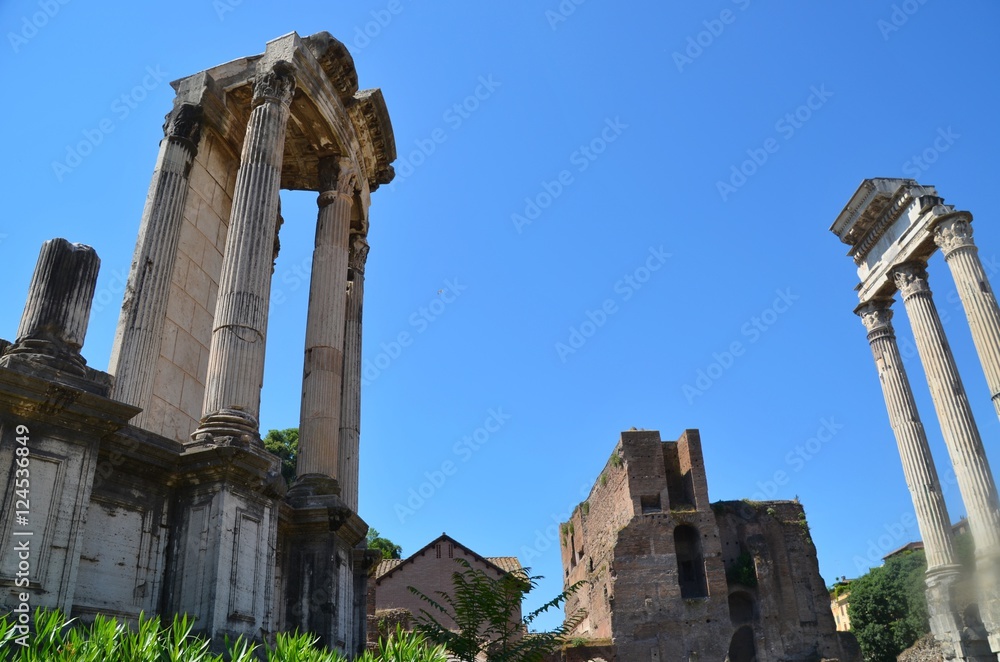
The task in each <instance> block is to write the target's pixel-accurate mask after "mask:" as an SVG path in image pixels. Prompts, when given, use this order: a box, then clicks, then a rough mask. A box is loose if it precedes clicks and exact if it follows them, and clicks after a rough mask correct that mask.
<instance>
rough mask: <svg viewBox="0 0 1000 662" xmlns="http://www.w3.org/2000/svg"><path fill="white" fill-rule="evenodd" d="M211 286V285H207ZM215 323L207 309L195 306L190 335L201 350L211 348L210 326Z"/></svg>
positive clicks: (199, 374)
mask: <svg viewBox="0 0 1000 662" xmlns="http://www.w3.org/2000/svg"><path fill="white" fill-rule="evenodd" d="M208 285H209V286H211V283H209V284H208ZM214 322H215V318H214V317H213V316H212V313H210V312H208V309H206V308H202V307H201V306H196V307H195V309H194V320H192V322H191V335H192V336H194V339H195V341H196V342H197V343H199V344H200V345H201V346H202V348H203V349H205V348H207V347H209V346H211V344H212V325H213V323H214ZM201 375H202V373H201V372H200V371H199V372H198V376H199V377H200V376H201Z"/></svg>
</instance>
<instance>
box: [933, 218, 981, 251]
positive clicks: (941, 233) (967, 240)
mask: <svg viewBox="0 0 1000 662" xmlns="http://www.w3.org/2000/svg"><path fill="white" fill-rule="evenodd" d="M934 243H935V244H937V245H938V248H940V249H941V250H942V251H943V252H944V257H945V259H948V256H949V255H951V254H952V253H953V252H955V251H956V250H958V249H960V248H975V246H976V244H975V242H974V241H972V223H970V221H969V219H968V218H967V217H964V216H956V217H953V218H949V219H948V220H946V221H942V222H941V223H938V225H937V226H936V227H935V228H934Z"/></svg>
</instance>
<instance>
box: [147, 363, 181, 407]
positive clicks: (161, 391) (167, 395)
mask: <svg viewBox="0 0 1000 662" xmlns="http://www.w3.org/2000/svg"><path fill="white" fill-rule="evenodd" d="M183 383H184V373H183V372H182V370H181V369H180V368H179V367H178V366H177V365H175V364H173V363H171V362H170V361H167V360H166V359H164V358H161V359H160V360H159V361H158V362H157V364H156V376H155V377H154V378H153V393H154V394H155V395H157V396H159V397H161V398H163V399H164V400H165V401H167V402H169V403H176V402H180V400H181V386H182V385H183Z"/></svg>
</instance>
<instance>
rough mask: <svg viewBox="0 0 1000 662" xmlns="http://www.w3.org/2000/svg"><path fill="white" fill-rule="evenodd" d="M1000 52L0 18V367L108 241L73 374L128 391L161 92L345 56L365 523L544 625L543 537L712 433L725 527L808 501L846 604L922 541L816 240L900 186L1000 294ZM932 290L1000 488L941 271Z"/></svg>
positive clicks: (547, 566)
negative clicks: (511, 585) (479, 577)
mask: <svg viewBox="0 0 1000 662" xmlns="http://www.w3.org/2000/svg"><path fill="white" fill-rule="evenodd" d="M577 3H579V4H577ZM998 21H1000V7H998V6H997V5H996V4H995V3H990V2H985V1H979V2H972V1H970V2H963V3H950V4H949V3H945V2H942V1H941V0H924V1H923V2H921V1H920V0H907V1H906V2H889V1H881V2H859V1H857V0H851V1H848V2H820V3H798V4H795V5H794V6H787V3H785V5H783V6H781V7H780V8H779V7H774V6H768V5H766V4H765V3H763V2H760V1H759V0H735V1H730V0H724V1H723V0H715V1H713V2H709V3H698V4H697V5H695V4H694V3H673V2H671V3H652V2H648V3H638V2H628V3H624V4H623V3H610V2H605V1H602V0H586V1H582V2H581V1H580V0H575V1H574V0H563V1H562V3H560V2H559V1H558V0H528V1H523V2H518V3H463V4H459V3H424V2H414V1H413V0H366V1H364V2H354V3H349V4H348V3H337V4H335V3H320V2H308V1H304V0H289V1H287V2H283V3H280V5H279V3H264V2H262V1H261V0H242V2H240V1H239V0H216V1H215V2H213V1H212V0H198V1H195V0H178V1H177V2H174V3H171V4H169V5H166V4H159V3H139V2H132V3H121V2H106V3H101V4H100V5H99V6H95V4H94V3H85V2H81V1H79V0H77V1H63V2H60V1H59V0H42V1H41V2H38V1H37V0H36V1H34V2H21V1H10V0H8V1H7V2H4V3H2V4H0V26H2V28H3V33H4V35H5V36H4V44H3V45H0V66H2V67H3V71H4V73H5V79H6V80H5V83H6V85H7V87H6V89H7V99H8V101H7V102H6V103H4V104H3V105H2V109H0V119H2V125H3V126H4V127H5V129H6V130H5V131H4V134H5V140H6V143H7V147H6V149H5V152H6V154H7V158H6V159H5V160H4V165H3V166H2V168H3V173H2V174H3V181H4V183H5V186H6V187H7V192H6V195H5V200H6V203H5V210H4V211H5V213H4V218H3V220H2V221H0V250H2V252H3V255H4V274H5V278H6V286H5V287H4V288H3V289H2V290H0V311H2V312H0V336H2V337H5V338H8V339H13V337H14V335H15V333H16V329H17V322H18V319H19V315H20V311H21V310H22V307H23V304H24V297H25V294H26V291H27V286H28V281H29V278H30V274H31V270H32V268H33V266H34V262H35V259H36V256H37V252H38V248H39V246H40V245H41V243H42V242H43V241H44V240H45V239H48V238H51V237H55V236H60V237H66V238H68V239H70V240H72V241H77V242H82V243H87V244H90V245H92V246H94V247H95V248H96V249H97V251H98V253H99V255H100V256H101V259H102V271H101V277H100V281H99V283H98V288H97V296H96V302H95V309H94V312H93V315H92V318H91V324H90V330H89V333H88V339H87V343H86V346H85V348H84V355H85V356H86V358H87V359H88V361H89V363H90V364H91V365H93V366H95V367H98V368H102V369H103V368H106V366H107V362H108V356H109V354H110V349H111V344H112V340H113V336H114V327H115V323H116V319H117V312H118V307H119V305H120V302H121V292H122V289H123V286H124V282H125V278H126V276H127V271H128V265H129V262H130V259H131V253H132V249H133V246H134V241H135V235H136V231H137V229H138V222H139V218H140V214H141V211H142V207H143V203H144V199H145V195H146V190H147V187H148V185H149V179H150V175H151V173H152V168H153V164H154V161H155V157H156V152H157V144H158V141H159V139H160V137H161V136H162V133H161V124H162V120H163V116H164V114H166V112H167V111H168V110H169V109H170V107H171V101H172V98H173V95H172V90H171V89H170V87H169V84H168V83H169V81H170V80H173V79H177V78H180V77H183V76H186V75H188V74H192V73H195V72H197V71H200V70H202V69H206V68H209V67H211V66H214V65H216V64H220V63H222V62H226V61H228V60H231V59H235V58H238V57H241V56H245V55H251V54H256V53H260V52H262V51H263V48H264V43H265V42H266V41H268V40H269V39H272V38H274V37H277V36H279V35H282V34H284V33H287V32H289V31H292V30H295V31H297V32H298V33H299V34H301V35H308V34H312V33H314V32H318V31H321V30H326V31H329V32H330V33H331V34H333V35H334V36H335V37H337V38H339V39H340V40H341V41H344V42H345V44H347V45H348V47H349V48H350V49H351V51H352V53H353V55H354V58H355V63H356V65H357V69H358V75H359V79H360V83H361V87H363V88H364V87H380V88H381V89H382V91H383V93H384V95H385V99H386V103H387V105H388V108H389V112H390V116H391V118H392V123H393V126H394V129H395V137H396V144H397V148H398V152H399V160H398V161H397V162H396V169H397V173H399V174H398V175H397V180H396V182H395V183H394V184H393V185H391V186H387V187H383V188H381V189H380V190H379V191H377V192H376V193H375V195H374V196H373V203H372V207H371V232H370V243H371V246H372V249H371V254H370V257H369V260H368V268H367V271H366V275H367V280H366V292H365V294H366V300H365V318H364V324H365V331H364V333H365V336H364V359H365V366H366V368H368V379H367V383H366V385H365V386H364V388H363V394H362V398H363V422H362V456H361V495H360V501H361V505H360V511H361V515H362V517H364V518H365V519H366V520H367V521H368V522H369V523H370V524H371V525H372V526H374V527H376V528H377V529H379V531H381V532H382V533H383V534H384V535H386V536H388V537H390V538H392V539H393V540H395V541H397V542H398V543H400V544H402V545H403V548H404V552H413V551H415V550H417V549H418V548H420V547H421V546H423V545H424V544H425V543H427V542H428V541H430V540H431V539H432V538H433V537H435V536H436V535H438V534H439V533H441V532H442V531H446V532H447V533H449V534H450V535H452V536H453V537H455V538H456V539H458V540H460V541H462V542H463V543H465V544H467V545H468V546H470V547H472V548H473V549H475V550H476V551H478V552H480V553H482V554H484V555H487V556H500V555H517V556H519V557H520V558H521V560H522V562H523V563H524V564H525V565H529V566H531V567H532V569H533V570H534V571H535V572H536V573H538V574H542V575H545V577H546V580H545V581H544V582H543V584H542V586H541V588H540V589H539V591H538V596H537V598H536V601H537V600H541V599H543V598H547V597H550V596H551V595H553V594H554V593H556V592H558V590H560V586H561V581H560V576H561V570H560V566H559V553H558V549H557V547H556V544H557V543H556V542H555V537H554V536H552V535H549V534H551V533H552V532H553V531H554V528H551V527H552V525H553V523H554V522H556V521H561V520H563V519H565V518H566V516H567V515H568V514H569V512H570V510H571V508H572V507H573V506H574V505H575V504H577V503H578V502H579V501H581V500H582V499H583V498H585V496H586V491H587V489H589V485H590V484H591V483H592V482H593V481H594V480H595V479H596V477H597V475H598V473H599V471H600V470H601V468H602V467H603V465H604V463H605V461H606V459H607V457H608V455H609V454H610V452H611V450H612V448H613V447H614V445H615V443H616V441H617V439H618V435H619V432H620V431H621V430H627V429H629V428H630V427H632V426H635V427H638V428H646V429H658V430H660V431H661V432H662V434H663V437H664V439H676V438H677V437H678V436H679V435H680V434H681V432H682V431H683V430H684V429H685V428H699V429H700V430H701V434H702V441H703V444H704V451H705V460H706V465H707V468H708V481H709V491H710V494H711V497H712V498H713V500H718V499H739V498H743V497H754V498H762V497H765V496H773V497H774V498H782V499H791V498H794V497H795V496H798V497H799V498H800V499H801V501H802V503H803V504H804V506H805V508H806V512H807V514H808V517H809V522H810V524H811V527H812V532H813V539H814V541H815V542H816V545H817V548H818V551H819V560H820V569H821V572H822V574H823V576H824V578H825V579H826V580H827V582H828V583H832V582H833V580H834V578H835V577H837V576H840V575H847V576H855V575H857V574H858V573H859V570H863V569H864V568H865V567H867V565H869V564H871V563H877V562H878V560H879V558H880V557H881V555H882V554H884V553H885V552H887V551H890V550H891V549H893V548H895V547H898V546H900V545H903V544H904V543H906V542H907V541H908V540H910V539H912V538H915V537H917V535H918V533H917V530H916V526H915V523H914V522H915V520H914V519H913V514H912V513H913V509H912V506H911V503H910V500H909V495H908V493H907V490H906V486H905V483H904V481H903V474H902V469H901V467H900V462H899V458H898V454H897V451H896V447H895V442H894V439H893V436H892V433H891V430H890V428H889V425H888V420H887V417H886V413H885V408H884V404H883V400H882V395H881V391H880V388H879V383H878V379H877V376H876V373H875V369H874V366H873V365H872V360H871V356H870V353H869V350H868V345H867V342H866V340H865V333H864V329H863V327H862V325H861V323H860V321H859V320H858V319H857V318H856V317H855V316H854V315H853V314H852V310H853V308H854V306H855V304H856V297H855V294H854V292H853V291H852V288H853V286H854V285H855V283H856V275H855V272H854V269H853V265H852V263H851V261H850V260H849V259H848V258H847V257H845V255H844V254H845V252H846V247H845V246H843V245H842V244H840V243H839V241H838V240H837V238H836V237H835V236H834V235H832V234H831V233H829V232H828V230H827V228H828V227H829V226H830V224H831V223H832V221H833V219H834V218H835V216H836V215H837V213H838V212H839V211H840V210H841V209H842V208H843V206H844V204H845V203H846V202H847V200H848V199H849V198H850V196H851V194H852V193H853V192H854V190H855V189H856V188H857V186H858V185H859V183H860V182H861V180H862V179H864V178H866V177H879V176H883V177H898V176H907V177H914V178H916V179H918V180H919V181H920V182H921V183H925V184H933V185H936V186H937V187H938V191H939V192H940V193H941V195H943V196H944V197H945V198H946V201H947V202H948V203H950V204H954V205H956V207H958V208H961V209H967V210H970V211H971V212H972V213H973V214H974V216H975V218H976V219H977V220H976V221H975V223H974V228H975V231H976V239H977V242H978V244H979V246H980V247H981V255H982V257H983V260H984V262H985V263H986V265H987V270H988V271H990V272H991V273H992V274H993V277H994V283H996V282H997V280H998V279H1000V229H998V224H997V220H996V219H997V218H1000V202H998V199H997V197H996V196H995V195H993V194H991V193H990V191H991V190H993V189H994V188H995V182H996V180H997V176H998V174H1000V173H998V170H1000V168H998V165H997V160H996V154H998V153H1000V125H998V123H997V122H996V107H997V101H998V85H1000V83H998V79H997V76H996V66H997V64H998V56H1000V42H998V41H997V40H996V35H995V26H996V25H997V23H998ZM81 143H85V145H84V147H83V149H82V150H80V149H77V148H78V146H79V145H80V144H81ZM88 147H89V149H88ZM72 150H76V151H77V152H78V153H79V152H80V151H86V152H87V154H85V155H82V156H81V157H80V158H79V159H75V158H72V157H71V154H70V151H72ZM914 157H916V159H915V158H914ZM748 160H749V161H750V162H749V163H745V162H747V161H748ZM59 164H62V167H61V166H60V165H59ZM740 168H743V171H744V173H749V174H748V175H746V174H744V175H743V176H741V175H739V174H734V171H738V170H739V169H740ZM315 210H316V208H315V195H314V194H288V193H287V192H286V193H285V194H283V214H284V217H285V225H284V227H283V229H282V237H281V241H282V253H281V255H280V256H279V258H278V263H277V267H276V271H275V279H274V284H273V292H272V309H271V321H270V327H269V331H268V350H269V353H268V362H267V368H266V375H265V384H264V392H263V402H262V414H261V417H262V421H261V423H262V428H263V429H264V430H267V429H269V428H281V427H290V426H294V425H296V424H297V420H296V419H297V416H298V411H299V405H298V402H297V399H296V395H297V393H298V391H299V380H300V378H301V368H300V367H299V366H301V360H302V349H303V343H304V333H305V331H304V329H305V302H306V298H307V292H308V287H307V284H308V270H309V264H310V259H311V258H310V255H311V240H312V232H313V228H314V222H315V215H316V211H315ZM930 271H931V286H932V288H933V289H934V290H935V292H936V294H937V302H938V306H939V308H940V309H941V311H942V315H943V316H944V318H945V329H946V332H947V333H948V336H949V339H950V341H951V343H952V345H953V349H954V351H955V354H956V357H957V360H958V362H959V367H960V370H961V372H962V375H963V377H964V379H965V383H966V387H967V389H968V392H969V395H970V399H971V400H972V402H973V405H974V407H975V411H976V414H977V418H978V422H979V426H980V429H981V431H982V433H983V437H984V441H985V444H986V447H987V450H988V454H989V455H990V459H991V461H992V463H993V466H994V467H997V466H1000V442H998V437H1000V425H998V421H997V417H996V415H995V414H994V412H993V409H992V407H991V405H990V403H989V396H988V393H987V390H986V385H985V380H984V378H983V376H982V371H981V369H980V367H979V363H978V360H977V358H976V356H975V352H974V349H973V347H972V342H971V336H970V334H969V331H968V328H967V325H966V324H965V323H964V315H963V313H962V310H961V307H960V305H959V304H958V300H957V297H956V296H955V294H954V285H953V283H952V281H951V277H950V275H949V273H948V271H947V268H946V266H945V265H944V264H943V261H942V259H941V258H940V256H936V257H935V258H934V260H933V261H932V264H931V269H930ZM897 308H898V310H897V318H896V327H897V332H898V334H899V336H900V340H901V343H902V344H903V346H904V348H905V347H907V346H909V347H912V340H908V338H909V337H910V330H909V324H908V323H907V321H906V317H905V314H903V312H902V306H901V304H897ZM400 334H406V335H404V336H403V342H404V343H405V346H404V345H403V344H400V345H398V346H397V345H395V344H394V343H399V341H400ZM577 334H578V335H577ZM734 343H738V345H737V346H736V347H735V352H733V349H734ZM907 343H909V345H907ZM727 353H730V354H731V355H730V356H726V354H727ZM714 364H718V366H716V367H713V365H714ZM907 366H908V368H909V370H910V377H911V381H912V382H913V384H914V387H915V390H916V393H917V399H918V406H919V408H920V410H921V413H922V415H923V418H924V422H925V425H926V427H927V430H928V433H929V436H930V438H931V442H932V447H933V448H932V449H933V452H934V454H935V457H936V458H937V461H938V466H939V470H940V471H941V473H942V475H943V476H945V479H946V480H945V482H946V487H945V490H946V495H947V499H948V504H949V507H950V509H951V515H952V517H953V519H957V518H958V517H959V516H961V515H962V514H964V508H963V507H962V504H961V499H960V497H959V494H958V489H957V486H955V485H954V484H953V481H949V480H948V476H950V472H949V471H948V466H949V465H948V462H947V454H946V451H945V448H944V446H943V444H942V442H941V440H940V432H939V429H938V426H937V422H936V418H935V415H934V411H933V407H932V405H931V402H930V397H929V394H928V392H927V388H926V382H925V381H924V378H923V373H922V370H921V369H920V366H919V361H918V360H917V359H916V357H915V355H914V354H913V353H910V355H909V360H908V363H907ZM701 373H704V375H705V377H702V378H701V379H700V381H699V376H700V374H701ZM480 428H482V429H480ZM490 430H492V431H490ZM821 430H825V431H826V432H824V433H822V438H823V439H826V441H822V442H821V441H818V439H819V438H820V437H817V434H818V433H819V432H820V431H821ZM465 437H469V438H470V439H472V443H471V444H470V443H467V442H465V441H463V439H464V438H465ZM811 439H813V441H810V440H811ZM800 449H801V450H800ZM448 463H450V464H448ZM445 469H447V470H448V474H447V475H446V474H445ZM411 490H412V492H411ZM421 490H422V491H423V494H424V496H419V494H420V492H421ZM414 494H417V497H416V498H414V496H413V495H414ZM411 499H412V502H411ZM529 606H530V605H529ZM557 621H558V617H552V618H550V619H547V620H546V621H543V622H542V623H541V624H542V625H552V624H554V623H555V622H557Z"/></svg>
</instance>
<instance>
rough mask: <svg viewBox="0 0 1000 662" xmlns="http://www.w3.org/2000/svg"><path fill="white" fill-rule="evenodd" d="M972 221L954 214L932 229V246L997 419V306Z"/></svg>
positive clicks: (999, 407) (999, 368)
mask: <svg viewBox="0 0 1000 662" xmlns="http://www.w3.org/2000/svg"><path fill="white" fill-rule="evenodd" d="M971 221H972V218H971V217H970V216H969V215H968V214H961V213H960V214H956V215H954V216H950V217H948V218H946V219H945V220H944V221H941V222H940V223H938V225H937V226H935V228H934V243H936V244H937V245H938V246H939V247H940V248H941V252H942V253H943V254H944V259H945V262H947V263H948V267H949V269H951V275H952V277H953V278H954V279H955V286H956V287H957V288H958V296H959V298H960V299H961V300H962V307H963V308H964V309H965V315H966V317H967V318H968V320H969V328H970V329H971V331H972V340H973V342H974V343H975V345H976V352H978V354H979V362H980V363H982V366H983V372H984V373H985V374H986V383H987V385H988V386H989V389H990V398H991V399H992V400H993V406H994V408H995V409H996V411H997V415H998V416H1000V306H998V305H997V298H996V295H994V293H993V288H992V287H991V286H990V281H989V279H988V278H987V276H986V270H985V269H983V263H982V261H980V259H979V249H977V248H976V245H975V243H974V242H973V240H972V225H971Z"/></svg>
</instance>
